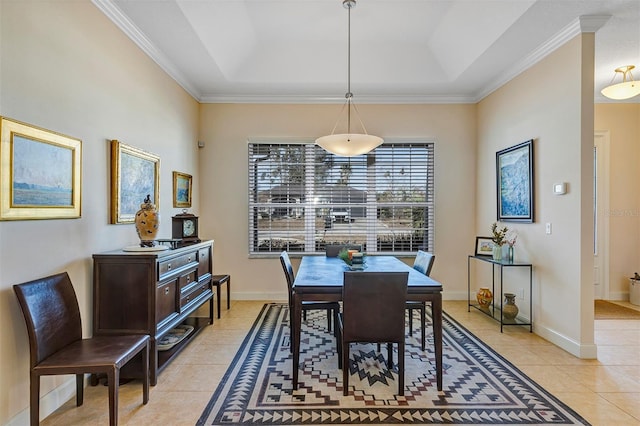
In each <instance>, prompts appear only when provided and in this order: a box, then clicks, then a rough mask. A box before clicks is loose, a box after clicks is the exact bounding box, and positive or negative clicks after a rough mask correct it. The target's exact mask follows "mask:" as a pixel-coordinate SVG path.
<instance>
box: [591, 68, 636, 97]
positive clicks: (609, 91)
mask: <svg viewBox="0 0 640 426" xmlns="http://www.w3.org/2000/svg"><path fill="white" fill-rule="evenodd" d="M634 68H635V66H634V65H626V66H624V67H620V68H616V69H615V74H614V75H613V79H612V80H611V82H612V83H613V81H614V80H615V79H616V76H617V75H618V74H622V83H618V84H611V85H610V86H607V87H605V88H604V89H602V91H601V93H602V94H603V95H604V96H606V97H607V98H609V99H615V100H623V99H629V98H633V97H634V96H638V95H640V82H638V81H634V80H633V75H632V74H631V70H632V69H634Z"/></svg>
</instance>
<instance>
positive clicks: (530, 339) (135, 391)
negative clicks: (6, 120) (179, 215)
mask: <svg viewBox="0 0 640 426" xmlns="http://www.w3.org/2000/svg"><path fill="white" fill-rule="evenodd" d="M263 304H264V302H243V301H236V302H232V305H231V310H229V311H227V310H224V309H223V311H222V318H221V319H219V320H218V319H217V318H216V321H215V323H214V324H213V326H210V327H207V328H206V329H205V330H204V331H203V332H202V333H200V335H198V336H197V338H196V339H194V341H193V342H192V343H191V344H190V345H189V346H188V347H187V348H186V349H185V350H184V351H183V352H182V353H181V354H180V356H178V357H177V358H176V359H175V360H174V361H173V362H172V363H171V364H170V365H169V366H168V367H167V368H166V369H165V370H164V371H163V372H162V373H161V374H160V376H159V380H158V384H157V385H156V386H154V387H152V388H151V395H150V400H149V404H148V405H146V406H145V405H142V388H141V385H140V383H139V382H131V383H128V384H125V385H123V386H121V387H120V404H119V424H121V425H136V426H139V425H154V426H156V425H172V426H181V425H194V424H195V423H196V421H197V420H198V418H199V417H200V415H201V414H202V412H203V410H204V407H205V406H206V404H207V403H208V402H209V399H210V398H211V395H212V394H213V391H214V390H215V388H216V386H217V384H218V382H219V381H220V379H221V378H222V377H223V375H224V373H225V371H226V369H227V366H228V365H229V363H230V362H231V360H232V359H233V357H234V355H235V353H236V351H237V349H238V348H239V346H240V345H241V343H242V341H243V340H244V337H245V335H246V333H247V331H248V330H249V329H250V328H251V326H252V324H253V322H254V321H255V319H256V317H257V315H258V312H259V311H260V309H261V308H262V306H263ZM626 306H628V307H632V308H635V309H638V310H640V307H637V306H635V305H631V304H628V303H627V304H626ZM444 310H445V311H446V312H447V313H448V314H450V315H451V316H452V317H454V318H455V319H456V320H457V321H458V322H460V323H461V324H462V325H463V326H464V327H466V328H467V329H469V330H470V331H471V332H473V333H474V334H475V335H476V336H478V337H480V338H481V339H482V340H483V341H484V342H486V343H487V344H489V345H490V346H491V347H492V348H493V349H495V350H496V351H498V352H499V353H500V354H501V355H503V356H504V357H505V358H507V359H508V360H509V361H511V362H512V363H513V364H515V365H516V366H517V367H518V368H519V369H520V370H522V371H523V372H524V373H525V374H527V375H528V376H529V377H531V378H532V379H533V380H535V381H536V382H538V383H539V384H540V385H542V386H543V387H545V388H546V389H547V390H548V391H549V392H551V393H552V394H554V395H555V396H556V397H558V398H559V399H560V400H562V401H563V402H564V403H566V404H567V405H569V406H570V407H571V408H573V409H574V410H575V411H576V412H578V413H579V414H580V415H581V416H583V417H584V418H585V419H586V420H587V421H589V422H590V423H591V424H593V425H612V424H616V425H625V426H626V425H639V426H640V321H626V320H600V321H596V323H595V330H596V331H595V342H596V344H597V345H598V359H597V360H581V359H578V358H575V357H574V356H572V355H570V354H568V353H567V352H565V351H563V350H562V349H559V348H558V347H556V346H554V345H552V344H550V343H548V342H547V341H545V340H544V339H542V338H540V337H538V336H537V335H535V334H533V333H529V331H528V328H527V327H505V329H504V333H500V327H499V325H498V324H497V323H496V322H495V321H493V320H492V319H490V318H489V317H487V316H485V315H483V314H482V313H481V312H479V311H477V310H475V309H472V310H471V311H472V312H467V305H466V302H464V301H445V302H444ZM445 380H446V377H445ZM41 424H42V425H44V426H51V425H65V426H69V425H107V424H109V420H108V399H107V388H106V387H104V386H97V387H88V388H87V389H86V391H85V402H84V405H83V406H82V407H76V406H75V398H72V399H71V400H70V401H68V402H67V403H65V404H64V405H63V406H62V407H60V408H59V409H58V410H57V411H56V412H54V413H52V414H51V415H50V416H48V417H47V418H46V419H44V420H43V421H42V423H41Z"/></svg>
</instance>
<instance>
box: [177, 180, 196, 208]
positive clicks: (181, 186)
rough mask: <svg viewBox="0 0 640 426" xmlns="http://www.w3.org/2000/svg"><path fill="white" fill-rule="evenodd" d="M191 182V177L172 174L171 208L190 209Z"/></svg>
mask: <svg viewBox="0 0 640 426" xmlns="http://www.w3.org/2000/svg"><path fill="white" fill-rule="evenodd" d="M192 182H193V177H192V176H191V175H188V174H186V173H180V172H173V207H191V193H192V187H191V184H192Z"/></svg>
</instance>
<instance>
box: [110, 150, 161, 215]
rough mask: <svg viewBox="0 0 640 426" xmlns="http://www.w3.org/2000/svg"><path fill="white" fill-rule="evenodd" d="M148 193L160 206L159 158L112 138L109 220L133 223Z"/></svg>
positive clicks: (153, 201)
mask: <svg viewBox="0 0 640 426" xmlns="http://www.w3.org/2000/svg"><path fill="white" fill-rule="evenodd" d="M147 195H149V196H150V198H151V200H152V203H153V204H155V205H156V206H158V205H159V203H160V157H158V156H157V155H155V154H151V153H149V152H146V151H143V150H141V149H138V148H135V147H133V146H130V145H127V144H124V143H122V142H120V141H118V140H112V141H111V215H110V216H111V217H110V222H111V223H112V224H123V223H134V222H135V216H136V212H137V211H138V210H140V204H143V203H144V199H145V198H146V196H147Z"/></svg>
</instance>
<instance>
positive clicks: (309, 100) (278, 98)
mask: <svg viewBox="0 0 640 426" xmlns="http://www.w3.org/2000/svg"><path fill="white" fill-rule="evenodd" d="M200 102H201V103H209V104H224V103H234V104H243V103H247V104H342V103H344V102H345V100H344V96H336V97H327V96H318V95H300V96H297V95H205V96H202V98H201V99H200ZM353 103H355V104H358V105H364V104H469V103H475V100H474V98H473V97H471V96H465V95H462V96H429V95H424V96H420V95H401V96H395V95H371V96H367V95H362V96H358V97H357V99H355V100H354V102H353Z"/></svg>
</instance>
